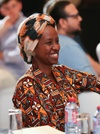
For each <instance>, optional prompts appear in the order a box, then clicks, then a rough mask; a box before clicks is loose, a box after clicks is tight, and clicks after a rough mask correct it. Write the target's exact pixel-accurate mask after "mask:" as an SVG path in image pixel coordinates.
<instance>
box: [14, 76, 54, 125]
mask: <svg viewBox="0 0 100 134" xmlns="http://www.w3.org/2000/svg"><path fill="white" fill-rule="evenodd" d="M40 90H41V87H40V85H38V84H37V83H36V82H35V81H34V80H33V79H31V78H28V77H27V78H23V79H21V80H20V81H19V82H18V83H17V86H16V90H15V93H14V95H13V98H12V101H13V104H14V107H15V108H19V109H21V110H22V118H23V127H33V126H40V125H46V124H47V123H48V125H50V126H53V124H49V122H50V121H49V116H48V115H47V112H46V111H45V109H44V108H43V106H42V104H41V99H40V96H39V95H38V92H40ZM41 97H42V96H41ZM41 116H43V117H41ZM44 117H47V118H46V121H44V119H43V118H44Z"/></svg>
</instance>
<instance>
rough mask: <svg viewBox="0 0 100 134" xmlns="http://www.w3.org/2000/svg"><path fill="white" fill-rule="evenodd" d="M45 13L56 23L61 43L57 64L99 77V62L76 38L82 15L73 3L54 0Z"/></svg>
mask: <svg viewBox="0 0 100 134" xmlns="http://www.w3.org/2000/svg"><path fill="white" fill-rule="evenodd" d="M47 3H48V2H47ZM44 7H45V6H44ZM46 13H47V14H49V15H51V16H52V17H53V18H54V19H55V21H56V24H57V28H58V29H57V32H58V34H59V42H60V45H61V49H60V52H59V64H64V65H66V66H68V67H70V68H73V69H76V70H79V71H85V72H88V73H92V74H95V75H97V76H98V77H100V64H99V63H98V62H97V61H95V60H94V59H93V58H92V57H91V56H90V55H89V53H88V52H87V51H86V50H85V51H84V48H83V45H82V43H80V40H79V38H76V37H79V34H80V32H81V22H82V17H81V16H80V15H79V12H78V10H77V8H76V7H75V5H74V4H72V3H71V2H69V1H67V0H59V1H54V2H53V3H52V4H51V5H49V8H47V10H46ZM69 57H70V58H69Z"/></svg>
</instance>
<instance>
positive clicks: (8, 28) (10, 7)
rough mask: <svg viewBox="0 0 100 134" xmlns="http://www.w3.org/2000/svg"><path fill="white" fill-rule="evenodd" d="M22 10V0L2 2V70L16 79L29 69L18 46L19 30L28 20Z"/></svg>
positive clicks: (0, 30)
mask: <svg viewBox="0 0 100 134" xmlns="http://www.w3.org/2000/svg"><path fill="white" fill-rule="evenodd" d="M21 10H22V2H21V0H1V1H0V12H1V14H2V15H3V16H4V18H3V19H2V20H0V68H1V69H2V68H3V69H6V70H8V71H9V72H10V73H11V74H12V75H13V76H14V78H15V79H18V78H19V77H20V76H21V75H22V74H23V73H25V71H26V69H27V67H28V66H27V65H26V64H25V63H24V62H23V60H22V58H21V57H20V51H19V47H18V45H17V28H18V26H19V24H20V23H21V22H22V21H23V20H24V19H25V18H26V17H25V16H24V15H23V13H22V12H21ZM5 77H6V76H5Z"/></svg>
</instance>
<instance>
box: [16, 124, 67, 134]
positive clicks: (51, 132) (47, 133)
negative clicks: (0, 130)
mask: <svg viewBox="0 0 100 134" xmlns="http://www.w3.org/2000/svg"><path fill="white" fill-rule="evenodd" d="M22 131H23V132H22V133H23V134H65V133H64V132H62V131H59V130H57V129H55V128H53V127H50V126H40V127H31V128H25V129H23V130H22ZM14 134H21V132H20V131H18V130H17V131H14Z"/></svg>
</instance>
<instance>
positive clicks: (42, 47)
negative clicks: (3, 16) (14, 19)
mask: <svg viewBox="0 0 100 134" xmlns="http://www.w3.org/2000/svg"><path fill="white" fill-rule="evenodd" d="M18 42H19V47H20V52H21V56H22V57H23V59H24V61H25V62H27V63H30V64H32V67H31V68H30V70H28V71H27V73H26V74H25V75H23V76H22V77H21V78H20V79H19V81H18V82H17V85H16V90H15V93H14V95H13V98H12V100H13V104H14V107H15V108H19V109H21V110H22V118H23V127H33V126H42V125H50V126H52V127H55V128H57V129H59V130H61V131H64V108H65V105H66V103H67V102H68V99H69V98H70V97H74V98H76V101H77V103H78V104H79V102H78V94H79V93H80V92H82V91H94V92H97V93H100V81H99V80H98V79H97V77H96V76H95V75H92V74H89V73H84V72H80V71H77V70H74V69H71V68H68V67H67V66H64V65H56V64H57V63H58V57H59V50H60V44H59V38H58V34H57V28H56V24H55V21H54V19H53V18H52V17H51V16H47V15H45V14H38V13H36V14H33V15H31V16H29V17H28V18H27V19H25V21H23V22H22V23H21V24H20V26H19V29H18Z"/></svg>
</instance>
